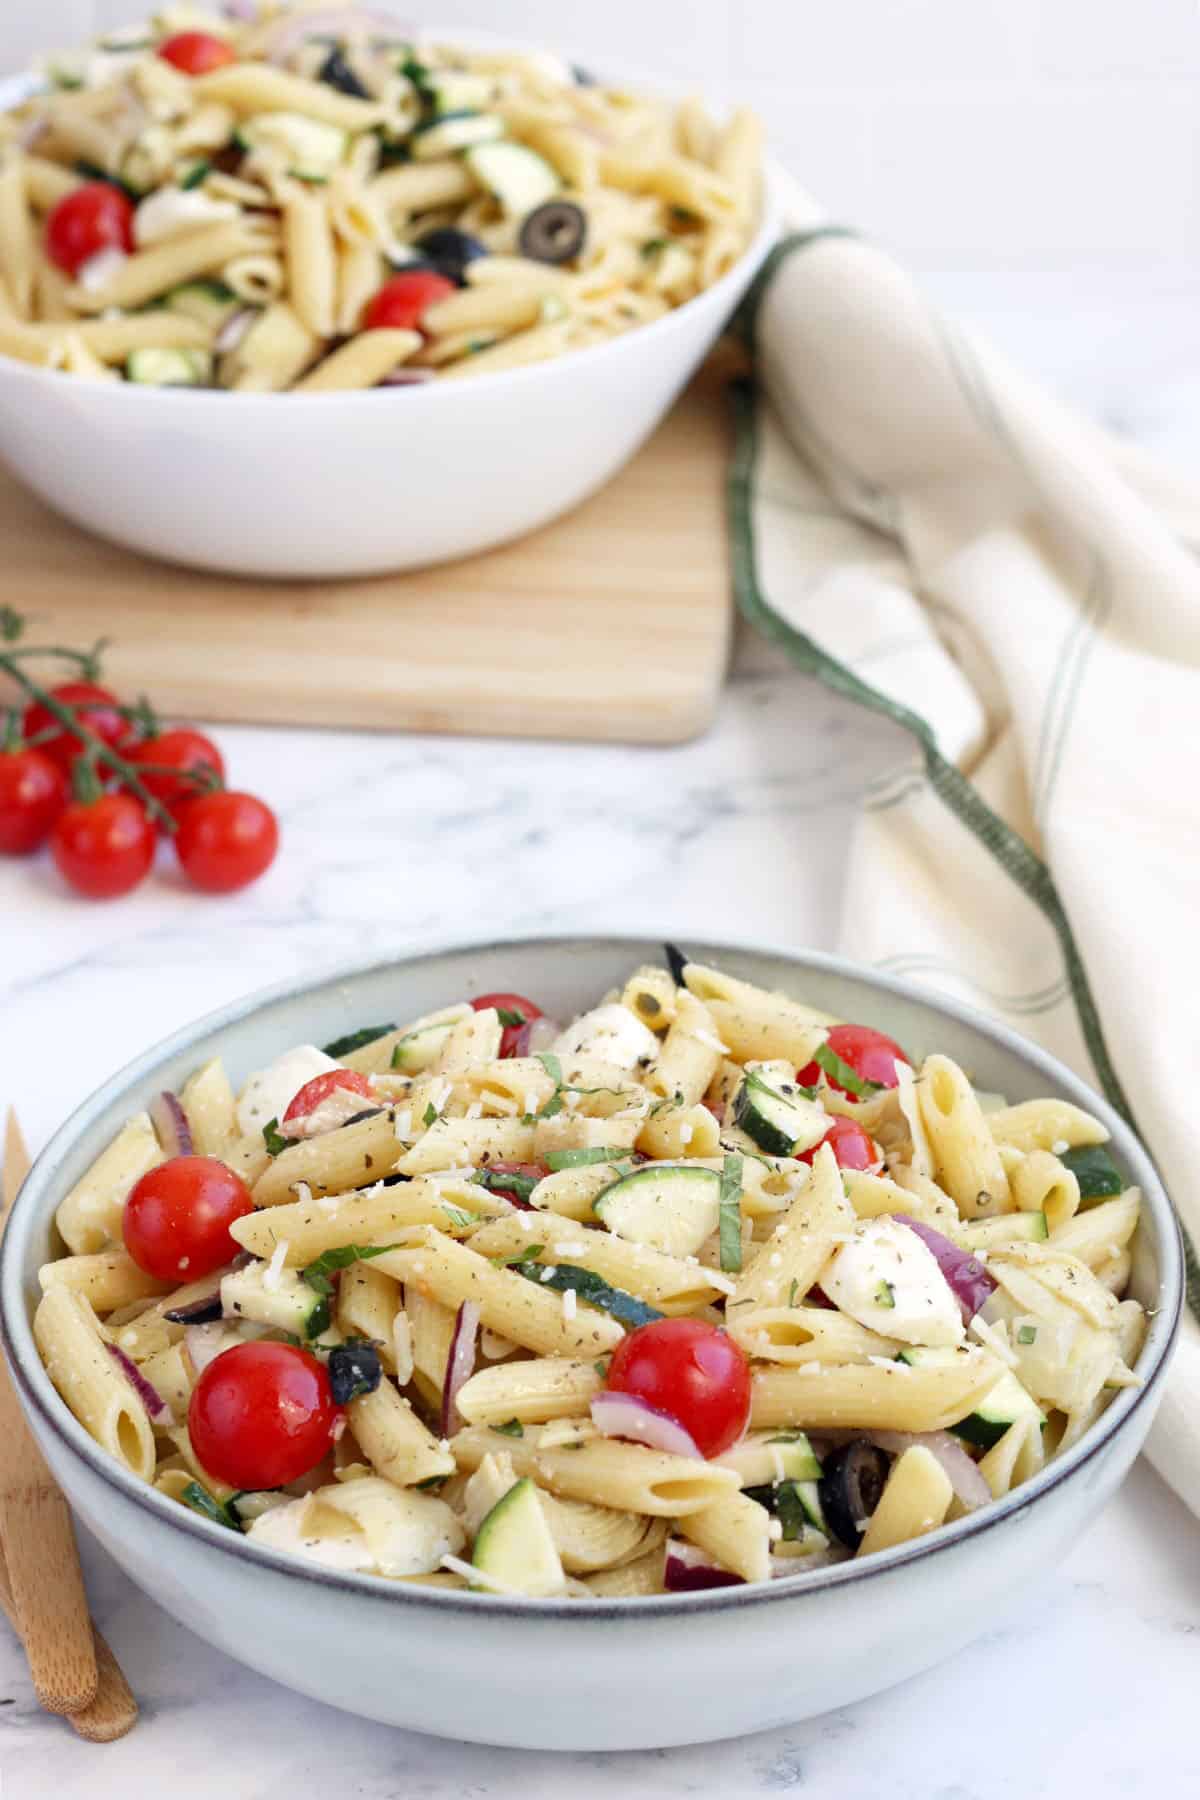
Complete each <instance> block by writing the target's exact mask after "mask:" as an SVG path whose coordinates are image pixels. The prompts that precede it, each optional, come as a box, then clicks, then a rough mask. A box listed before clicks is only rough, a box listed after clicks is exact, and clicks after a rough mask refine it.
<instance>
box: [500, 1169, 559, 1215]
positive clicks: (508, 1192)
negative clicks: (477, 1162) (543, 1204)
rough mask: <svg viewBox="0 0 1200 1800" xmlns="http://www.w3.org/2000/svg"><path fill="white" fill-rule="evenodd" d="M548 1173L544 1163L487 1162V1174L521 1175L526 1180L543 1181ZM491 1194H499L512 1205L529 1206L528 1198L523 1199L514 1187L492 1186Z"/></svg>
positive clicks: (525, 1207) (526, 1207) (526, 1208)
mask: <svg viewBox="0 0 1200 1800" xmlns="http://www.w3.org/2000/svg"><path fill="white" fill-rule="evenodd" d="M549 1173H550V1170H549V1168H548V1166H547V1165H546V1164H545V1163H519V1162H494V1163H489V1164H488V1174H489V1175H522V1176H524V1178H525V1180H526V1181H544V1180H545V1178H546V1176H547V1175H548V1174H549ZM492 1193H493V1194H499V1195H500V1197H501V1199H502V1200H510V1201H511V1202H512V1204H513V1205H514V1206H519V1207H521V1208H523V1209H525V1210H528V1208H529V1202H528V1200H523V1199H522V1198H521V1195H520V1194H519V1193H518V1192H517V1190H516V1188H506V1187H494V1188H493V1189H492Z"/></svg>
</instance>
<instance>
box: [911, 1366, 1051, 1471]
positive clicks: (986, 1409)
mask: <svg viewBox="0 0 1200 1800" xmlns="http://www.w3.org/2000/svg"><path fill="white" fill-rule="evenodd" d="M957 1355H958V1352H957V1351H955V1350H941V1349H939V1350H930V1349H923V1348H921V1347H919V1346H914V1347H912V1348H911V1349H907V1350H901V1352H900V1354H899V1356H898V1357H897V1358H896V1360H897V1362H903V1363H908V1364H909V1366H910V1367H911V1368H914V1369H919V1368H921V1367H922V1366H924V1367H926V1368H929V1367H933V1368H936V1367H938V1366H944V1365H945V1363H946V1362H947V1361H948V1360H949V1359H952V1358H954V1357H956V1356H957ZM1031 1416H1032V1417H1034V1418H1036V1419H1037V1420H1038V1422H1039V1424H1040V1425H1042V1426H1043V1427H1044V1426H1045V1423H1046V1415H1045V1414H1044V1413H1043V1412H1042V1409H1041V1407H1040V1406H1039V1405H1038V1403H1037V1401H1036V1400H1035V1399H1034V1398H1033V1395H1032V1394H1030V1393H1027V1392H1026V1390H1025V1389H1024V1388H1023V1387H1022V1386H1021V1383H1020V1382H1019V1381H1018V1380H1017V1378H1016V1376H1015V1375H1014V1374H1012V1373H1011V1371H1009V1370H1005V1372H1004V1374H1003V1375H1002V1376H1001V1377H1000V1379H999V1381H998V1382H997V1383H996V1385H995V1387H993V1388H989V1390H988V1392H987V1393H986V1394H985V1395H984V1397H983V1399H982V1400H981V1401H980V1402H979V1403H978V1405H977V1406H976V1407H975V1408H974V1410H973V1411H971V1412H969V1413H968V1414H967V1416H966V1418H965V1419H960V1420H959V1422H958V1424H957V1425H951V1427H950V1430H951V1431H952V1432H953V1433H954V1435H955V1437H960V1438H965V1439H966V1441H967V1443H969V1444H975V1445H977V1446H978V1448H979V1449H981V1450H990V1449H991V1447H992V1445H993V1444H998V1443H999V1442H1000V1439H1001V1438H1002V1437H1003V1436H1004V1434H1005V1432H1006V1431H1007V1430H1008V1429H1009V1427H1010V1426H1011V1425H1015V1424H1016V1423H1017V1421H1018V1419H1024V1418H1029V1417H1031Z"/></svg>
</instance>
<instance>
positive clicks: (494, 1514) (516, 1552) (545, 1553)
mask: <svg viewBox="0 0 1200 1800" xmlns="http://www.w3.org/2000/svg"><path fill="white" fill-rule="evenodd" d="M471 1560H472V1562H473V1563H474V1565H475V1567H476V1568H477V1569H478V1570H479V1571H480V1573H481V1574H483V1575H490V1576H491V1577H492V1578H493V1579H494V1580H495V1582H496V1583H497V1585H498V1586H500V1587H501V1588H503V1589H509V1590H512V1591H514V1592H516V1593H519V1594H560V1593H561V1592H562V1590H563V1587H564V1586H565V1581H564V1577H563V1566H562V1562H561V1560H560V1558H559V1554H558V1551H557V1550H556V1549H555V1547H554V1538H553V1536H552V1535H551V1532H550V1527H549V1525H548V1524H547V1522H546V1515H545V1513H544V1512H543V1511H542V1507H541V1502H540V1501H539V1500H538V1496H537V1489H536V1488H535V1487H534V1485H533V1482H532V1481H530V1480H529V1478H528V1477H526V1478H525V1479H524V1480H523V1481H518V1482H517V1483H516V1484H515V1486H513V1487H510V1488H509V1490H508V1492H507V1493H506V1494H505V1495H504V1496H503V1497H502V1498H501V1499H499V1500H497V1502H496V1504H495V1506H493V1508H492V1510H491V1512H490V1513H488V1515H487V1517H486V1518H485V1519H484V1521H483V1523H482V1525H481V1526H480V1527H479V1530H478V1532H477V1533H476V1536H475V1549H474V1552H473V1555H472V1558H471ZM479 1585H480V1586H481V1587H483V1586H485V1584H484V1583H482V1582H481V1583H480V1584H479Z"/></svg>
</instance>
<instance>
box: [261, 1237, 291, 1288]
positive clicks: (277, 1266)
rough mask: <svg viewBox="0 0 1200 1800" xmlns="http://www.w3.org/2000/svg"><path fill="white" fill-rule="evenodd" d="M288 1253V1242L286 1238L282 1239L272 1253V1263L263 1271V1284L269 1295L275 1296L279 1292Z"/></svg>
mask: <svg viewBox="0 0 1200 1800" xmlns="http://www.w3.org/2000/svg"><path fill="white" fill-rule="evenodd" d="M287 1253H288V1241H287V1239H286V1238H280V1240H279V1242H278V1243H277V1244H276V1246H275V1248H274V1249H273V1250H272V1252H271V1260H270V1262H269V1263H268V1264H267V1266H266V1268H265V1269H264V1270H263V1278H262V1284H263V1286H264V1287H265V1288H266V1290H267V1292H268V1293H271V1294H273V1293H275V1292H276V1291H277V1290H278V1287H279V1275H280V1271H281V1270H282V1268H283V1265H284V1263H285V1262H286V1261H287Z"/></svg>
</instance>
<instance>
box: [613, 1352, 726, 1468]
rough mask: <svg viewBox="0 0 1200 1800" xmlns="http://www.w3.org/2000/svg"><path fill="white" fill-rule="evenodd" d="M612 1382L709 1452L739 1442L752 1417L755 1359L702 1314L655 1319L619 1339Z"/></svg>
mask: <svg viewBox="0 0 1200 1800" xmlns="http://www.w3.org/2000/svg"><path fill="white" fill-rule="evenodd" d="M608 1386H609V1387H610V1388H612V1389H614V1390H615V1391H616V1392H617V1393H619V1394H636V1395H637V1396H638V1398H639V1399H640V1400H644V1401H645V1402H646V1403H647V1405H648V1406H653V1407H655V1408H656V1409H657V1410H658V1411H659V1412H662V1413H666V1414H668V1416H669V1417H670V1418H672V1419H674V1420H675V1421H676V1423H677V1424H679V1425H682V1426H683V1429H684V1430H685V1431H687V1432H689V1433H690V1434H691V1436H692V1438H693V1439H694V1440H695V1443H696V1446H697V1448H698V1449H699V1450H700V1452H701V1454H702V1455H704V1456H719V1455H720V1454H721V1452H722V1450H728V1449H729V1447H730V1445H731V1444H736V1443H737V1441H738V1439H739V1438H740V1437H741V1435H742V1433H743V1432H744V1431H745V1429H746V1425H747V1423H748V1421H749V1418H750V1364H749V1363H748V1361H747V1360H746V1357H745V1354H744V1352H743V1351H742V1350H741V1349H740V1348H739V1347H738V1345H737V1344H735V1343H734V1341H733V1339H732V1338H731V1337H729V1336H728V1335H727V1334H726V1333H725V1332H724V1331H721V1330H720V1329H719V1328H718V1327H717V1326H716V1325H709V1324H708V1323H707V1322H706V1321H705V1320H703V1319H656V1320H655V1321H654V1323H653V1324H652V1325H639V1326H638V1328H637V1330H636V1331H631V1332H630V1334H629V1336H628V1337H627V1338H625V1339H624V1340H623V1341H622V1342H621V1343H619V1344H618V1345H617V1347H616V1349H615V1350H614V1351H613V1355H612V1361H611V1362H610V1363H609V1365H608Z"/></svg>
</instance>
